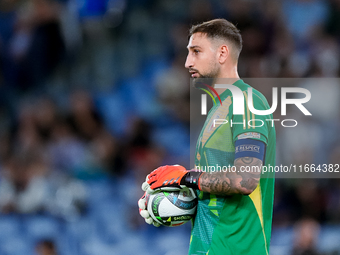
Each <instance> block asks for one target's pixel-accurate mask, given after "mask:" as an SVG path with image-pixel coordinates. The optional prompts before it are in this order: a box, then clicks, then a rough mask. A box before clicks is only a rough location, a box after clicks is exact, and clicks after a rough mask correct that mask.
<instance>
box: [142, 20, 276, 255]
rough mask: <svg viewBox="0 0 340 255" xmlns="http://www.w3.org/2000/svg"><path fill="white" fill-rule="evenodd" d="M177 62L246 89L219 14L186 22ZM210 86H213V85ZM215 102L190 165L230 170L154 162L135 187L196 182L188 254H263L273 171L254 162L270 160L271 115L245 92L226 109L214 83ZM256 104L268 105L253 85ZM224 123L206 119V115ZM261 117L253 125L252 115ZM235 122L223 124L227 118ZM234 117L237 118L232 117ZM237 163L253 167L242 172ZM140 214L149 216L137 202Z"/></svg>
mask: <svg viewBox="0 0 340 255" xmlns="http://www.w3.org/2000/svg"><path fill="white" fill-rule="evenodd" d="M189 36H190V39H189V43H188V46H187V48H188V51H189V53H188V56H187V59H186V63H185V67H186V68H188V69H189V72H190V74H191V77H192V78H214V79H219V78H228V79H229V80H232V81H233V85H235V86H237V87H238V88H239V89H241V90H242V92H243V94H244V97H245V98H246V99H247V97H248V94H247V93H248V88H250V86H249V85H248V84H246V83H244V82H243V81H242V80H241V79H240V78H239V75H238V72H237V63H238V57H239V54H240V52H241V49H242V38H241V35H240V32H239V30H238V29H237V28H236V27H235V26H234V25H233V24H232V23H230V22H228V21H227V20H224V19H216V20H211V21H208V22H204V23H201V24H198V25H195V26H193V27H192V28H191V29H190V34H189ZM216 90H217V89H216ZM218 93H219V97H220V99H221V101H222V105H214V106H213V107H212V109H211V110H210V112H209V114H208V117H207V119H206V122H205V124H204V126H203V129H202V131H201V134H200V136H199V138H198V142H197V146H196V156H195V165H196V167H200V168H201V169H202V167H203V168H204V167H205V168H206V169H207V168H208V167H207V166H216V165H219V166H235V167H236V171H235V172H199V171H188V170H186V169H185V168H184V167H182V166H178V165H175V166H162V167H159V168H157V169H156V170H154V171H153V172H151V173H150V174H149V175H148V176H147V178H146V182H144V183H143V185H142V189H143V190H144V191H147V192H153V191H156V190H160V189H167V190H168V189H177V188H181V187H182V186H183V185H184V186H187V187H191V188H194V189H196V190H197V193H198V198H199V200H198V206H197V214H196V216H195V219H194V221H193V227H192V232H191V239H190V247H189V254H191V255H194V254H209V255H221V254H223V255H229V254H242V255H248V254H249V255H254V254H256V255H268V254H269V245H270V236H271V225H272V212H273V197H274V178H273V176H268V175H269V173H268V175H267V176H265V175H264V174H263V173H261V171H260V169H261V167H262V165H266V166H269V165H271V166H274V165H275V139H276V138H275V128H274V127H273V126H272V122H271V121H266V119H267V120H268V119H272V115H265V116H260V115H254V114H253V113H251V112H250V111H249V108H248V105H247V100H245V112H244V114H243V115H233V95H232V93H231V92H230V90H222V89H220V90H219V91H218ZM253 104H254V108H255V109H257V110H266V109H269V108H270V107H269V105H268V103H267V100H266V98H265V97H264V96H263V95H262V94H261V93H260V92H258V91H256V90H255V89H253ZM216 118H218V119H225V120H227V121H228V122H227V124H223V125H213V120H214V119H216ZM253 119H257V120H262V121H263V123H264V125H263V126H261V127H258V126H257V127H256V125H255V123H253V124H252V120H253ZM231 122H232V123H235V124H234V125H230V123H231ZM236 123H237V124H236ZM244 167H253V168H254V169H256V168H257V169H259V171H253V172H242V171H241V169H244ZM138 204H139V207H140V214H141V215H142V216H143V217H144V218H145V220H146V222H147V223H149V224H152V223H154V222H153V220H152V218H151V217H150V216H149V214H148V212H147V210H145V209H146V208H145V199H144V197H142V199H141V200H140V201H139V202H138ZM154 224H155V223H154Z"/></svg>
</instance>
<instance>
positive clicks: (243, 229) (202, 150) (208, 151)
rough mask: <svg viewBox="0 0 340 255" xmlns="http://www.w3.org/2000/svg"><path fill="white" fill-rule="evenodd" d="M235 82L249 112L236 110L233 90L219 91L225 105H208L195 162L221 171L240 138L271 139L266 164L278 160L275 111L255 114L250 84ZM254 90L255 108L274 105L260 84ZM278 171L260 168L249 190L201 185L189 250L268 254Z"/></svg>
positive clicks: (197, 253) (199, 253)
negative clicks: (209, 189)
mask: <svg viewBox="0 0 340 255" xmlns="http://www.w3.org/2000/svg"><path fill="white" fill-rule="evenodd" d="M233 85H235V86H237V87H238V88H240V89H241V90H242V92H243V95H244V99H245V100H244V101H245V113H244V115H233V103H232V102H233V96H232V93H231V92H230V90H226V91H224V92H223V93H222V94H221V95H220V98H221V100H222V105H214V106H213V107H212V108H211V110H210V111H209V114H208V116H207V119H206V122H205V124H204V126H203V129H202V131H201V134H200V136H199V138H198V142H197V146H196V158H195V165H196V168H198V167H199V168H200V169H201V170H203V171H209V170H210V172H211V171H212V170H213V169H214V170H215V171H221V170H222V168H223V166H224V167H228V166H233V164H234V158H235V146H234V144H235V141H236V140H237V139H241V138H251V139H258V140H261V141H263V142H264V143H265V144H266V152H265V158H264V164H263V165H266V166H267V167H268V166H269V165H270V166H274V165H275V143H276V142H275V140H276V136H275V128H274V127H273V126H274V125H273V121H271V120H272V119H273V117H272V115H264V116H262V115H254V114H253V113H252V112H250V111H249V108H248V88H250V86H249V85H247V84H245V83H244V82H243V81H242V80H238V81H236V82H235V83H234V84H233ZM252 91H253V93H252V94H253V105H254V108H255V109H257V110H266V109H269V108H270V107H269V105H268V102H267V100H266V98H265V97H264V96H263V95H262V94H261V93H260V92H258V91H257V90H255V89H253V90H252ZM214 119H223V120H226V121H224V123H226V124H221V125H214ZM255 119H256V120H255ZM261 120H262V122H261ZM231 122H232V123H233V124H232V125H231V124H230V123H231ZM262 123H263V125H262V126H261V124H262ZM212 167H215V168H212ZM224 170H226V168H225V169H224ZM273 175H274V174H273V173H268V172H267V173H261V178H260V181H259V184H258V186H257V188H256V189H255V190H254V191H253V192H252V193H251V194H250V195H249V196H245V195H239V194H237V195H231V196H219V195H213V194H210V193H206V192H202V191H201V192H200V193H199V194H198V197H199V201H198V206H197V215H196V217H195V219H194V221H193V228H192V233H191V239H190V248H189V255H202V254H209V255H247V254H249V255H255V254H256V255H268V254H269V245H270V236H271V225H272V212H273V198H274V176H273Z"/></svg>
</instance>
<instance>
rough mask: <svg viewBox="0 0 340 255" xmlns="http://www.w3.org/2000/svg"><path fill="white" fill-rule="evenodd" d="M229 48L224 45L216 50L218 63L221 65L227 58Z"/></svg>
mask: <svg viewBox="0 0 340 255" xmlns="http://www.w3.org/2000/svg"><path fill="white" fill-rule="evenodd" d="M229 54H230V51H229V47H228V46H227V45H225V44H223V45H221V46H220V47H219V49H218V62H219V63H220V64H223V63H224V62H225V61H226V60H227V58H228V57H229Z"/></svg>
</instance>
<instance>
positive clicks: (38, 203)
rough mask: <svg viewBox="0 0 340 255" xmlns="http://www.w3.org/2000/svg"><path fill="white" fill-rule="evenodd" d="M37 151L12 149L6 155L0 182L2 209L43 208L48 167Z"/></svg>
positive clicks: (40, 209) (14, 210) (13, 211)
mask: <svg viewBox="0 0 340 255" xmlns="http://www.w3.org/2000/svg"><path fill="white" fill-rule="evenodd" d="M41 155H42V154H41V152H40V151H37V150H36V151H25V152H20V153H15V154H14V155H13V156H11V157H9V158H8V159H7V162H6V163H5V170H4V171H3V178H1V182H0V211H1V212H2V213H36V212H41V211H43V210H45V209H46V206H47V200H48V197H49V192H48V183H47V180H46V178H45V175H46V173H47V171H48V169H47V167H46V164H45V162H44V160H43V158H42V157H41Z"/></svg>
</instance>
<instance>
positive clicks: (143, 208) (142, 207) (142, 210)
mask: <svg viewBox="0 0 340 255" xmlns="http://www.w3.org/2000/svg"><path fill="white" fill-rule="evenodd" d="M147 197H148V195H147V194H146V193H144V195H143V196H142V197H141V198H140V199H139V200H138V207H139V214H140V215H141V216H142V217H143V218H144V220H145V222H146V223H148V224H153V225H154V226H155V227H159V226H160V224H159V223H158V222H156V221H154V220H153V218H152V217H151V216H150V214H149V212H148V210H147V206H148V201H147Z"/></svg>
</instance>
